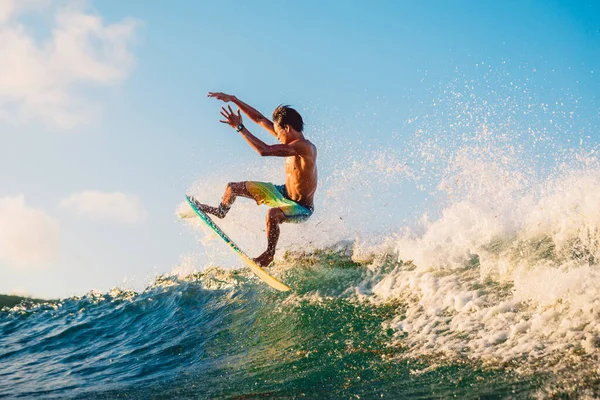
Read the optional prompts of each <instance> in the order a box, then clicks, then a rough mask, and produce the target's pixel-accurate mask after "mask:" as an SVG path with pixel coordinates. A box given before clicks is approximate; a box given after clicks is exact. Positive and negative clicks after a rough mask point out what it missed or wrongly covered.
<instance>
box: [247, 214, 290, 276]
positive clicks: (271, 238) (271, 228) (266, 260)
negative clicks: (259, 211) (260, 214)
mask: <svg viewBox="0 0 600 400" xmlns="http://www.w3.org/2000/svg"><path fill="white" fill-rule="evenodd" d="M285 219H286V216H285V214H284V213H283V211H281V209H280V208H271V209H270V210H269V211H268V212H267V240H268V244H267V250H266V251H265V252H264V253H262V254H261V255H260V256H258V257H256V258H255V259H254V262H255V263H257V264H258V265H260V266H261V267H266V266H267V265H269V264H271V261H273V258H274V257H275V247H276V246H277V241H278V240H279V224H280V223H282V222H283V221H285Z"/></svg>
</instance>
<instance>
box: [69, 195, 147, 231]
mask: <svg viewBox="0 0 600 400" xmlns="http://www.w3.org/2000/svg"><path fill="white" fill-rule="evenodd" d="M60 205H61V207H63V208H66V209H68V210H71V211H72V212H74V213H75V214H77V215H80V216H83V217H86V218H88V219H91V220H94V221H101V220H112V221H118V222H126V223H135V222H139V221H142V220H143V219H144V217H145V215H146V213H145V211H144V209H143V207H142V205H141V202H140V201H139V199H138V198H137V197H135V196H131V195H127V194H125V193H121V192H110V193H109V192H101V191H97V190H87V191H83V192H79V193H74V194H72V195H71V196H69V197H67V198H66V199H64V200H62V201H61V203H60Z"/></svg>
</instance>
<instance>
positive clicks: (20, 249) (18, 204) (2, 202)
mask: <svg viewBox="0 0 600 400" xmlns="http://www.w3.org/2000/svg"><path fill="white" fill-rule="evenodd" d="M59 234H60V226H59V224H58V221H56V220H55V219H53V218H51V217H50V216H48V215H47V214H45V213H44V212H43V211H40V210H36V209H34V208H31V207H28V206H27V205H25V198H24V197H23V196H22V195H19V196H15V197H2V198H0V261H4V262H8V263H9V264H12V265H15V266H34V265H43V264H45V263H48V262H51V261H53V260H54V259H55V258H56V257H57V255H58V246H59Z"/></svg>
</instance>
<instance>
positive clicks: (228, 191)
mask: <svg viewBox="0 0 600 400" xmlns="http://www.w3.org/2000/svg"><path fill="white" fill-rule="evenodd" d="M238 196H241V197H247V198H249V199H253V197H252V195H251V194H250V193H249V192H248V189H246V182H229V183H228V184H227V187H226V188H225V193H224V194H223V200H221V204H219V207H211V206H209V205H207V204H202V203H199V202H198V201H197V200H196V199H194V201H195V204H196V205H197V206H198V208H200V209H201V210H202V211H204V212H205V213H209V214H212V215H214V216H216V217H218V218H224V217H225V215H227V213H228V212H229V209H230V208H231V205H232V204H233V202H234V201H235V199H236V197H238Z"/></svg>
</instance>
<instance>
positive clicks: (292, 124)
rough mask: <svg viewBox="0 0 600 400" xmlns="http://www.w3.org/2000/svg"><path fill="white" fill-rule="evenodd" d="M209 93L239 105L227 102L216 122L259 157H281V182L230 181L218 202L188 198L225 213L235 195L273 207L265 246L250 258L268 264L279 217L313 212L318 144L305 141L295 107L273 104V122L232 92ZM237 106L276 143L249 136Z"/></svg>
mask: <svg viewBox="0 0 600 400" xmlns="http://www.w3.org/2000/svg"><path fill="white" fill-rule="evenodd" d="M208 97H213V98H215V99H217V100H222V101H224V102H226V103H227V102H232V103H234V104H235V105H237V106H238V107H239V109H238V110H237V113H234V112H233V110H232V109H231V106H229V105H228V106H227V108H225V107H222V109H221V115H222V116H223V117H224V118H225V119H224V120H221V121H219V122H222V123H224V124H227V125H229V126H231V127H232V128H235V130H236V131H238V132H239V133H240V134H241V135H242V137H243V138H244V139H245V140H246V142H248V144H249V145H250V147H252V148H253V149H254V150H256V152H257V153H258V154H260V155H261V156H263V157H265V156H270V157H285V158H286V159H285V185H273V184H272V183H267V182H252V181H244V182H230V183H228V184H227V188H226V189H225V194H224V195H223V199H222V201H221V204H220V205H219V206H218V207H211V206H209V205H206V204H201V203H199V202H198V201H197V200H195V199H192V201H194V203H195V204H196V205H197V206H198V207H199V208H200V209H201V210H202V211H204V212H207V213H209V214H212V215H215V216H217V217H219V218H224V217H225V215H227V212H228V211H229V208H230V207H231V205H232V204H233V202H234V201H235V199H236V197H238V196H241V197H247V198H249V199H254V200H255V201H256V204H259V205H260V204H266V205H267V206H269V207H272V208H271V209H270V210H269V211H268V212H267V239H268V245H267V250H265V252H264V253H262V254H261V255H260V256H258V257H256V258H255V259H254V261H255V262H256V263H257V264H258V265H260V266H263V267H264V266H267V265H269V264H270V263H271V262H272V261H273V258H274V257H275V246H276V245H277V241H278V240H279V224H281V223H282V222H304V221H306V220H307V219H308V218H310V216H311V215H312V213H313V211H314V206H313V198H314V195H315V191H316V190H317V164H316V161H317V148H316V147H315V145H314V144H312V143H311V142H310V141H308V140H306V138H305V137H304V134H303V133H302V130H303V128H304V122H303V121H302V117H301V116H300V114H298V112H297V111H296V110H294V109H293V108H291V107H289V106H278V107H277V108H276V109H275V111H273V122H271V121H270V120H269V119H268V118H266V117H265V116H264V115H262V114H261V113H260V112H258V111H257V110H255V109H254V108H252V107H251V106H249V105H248V104H246V103H244V102H243V101H241V100H239V99H238V98H237V97H235V96H232V95H228V94H225V93H220V92H215V93H213V92H210V93H208ZM240 110H241V111H242V112H243V113H244V114H246V115H247V116H248V117H249V118H250V119H251V120H252V121H254V122H255V123H256V124H258V125H260V126H262V127H263V128H264V129H266V130H267V131H268V132H269V133H271V134H272V135H273V136H275V137H276V138H277V140H279V142H280V143H281V144H274V145H268V144H266V143H264V142H263V141H262V140H260V139H258V138H257V137H256V136H254V135H253V134H252V133H250V131H249V130H248V129H247V128H246V127H245V126H244V124H243V123H242V116H241V115H240Z"/></svg>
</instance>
